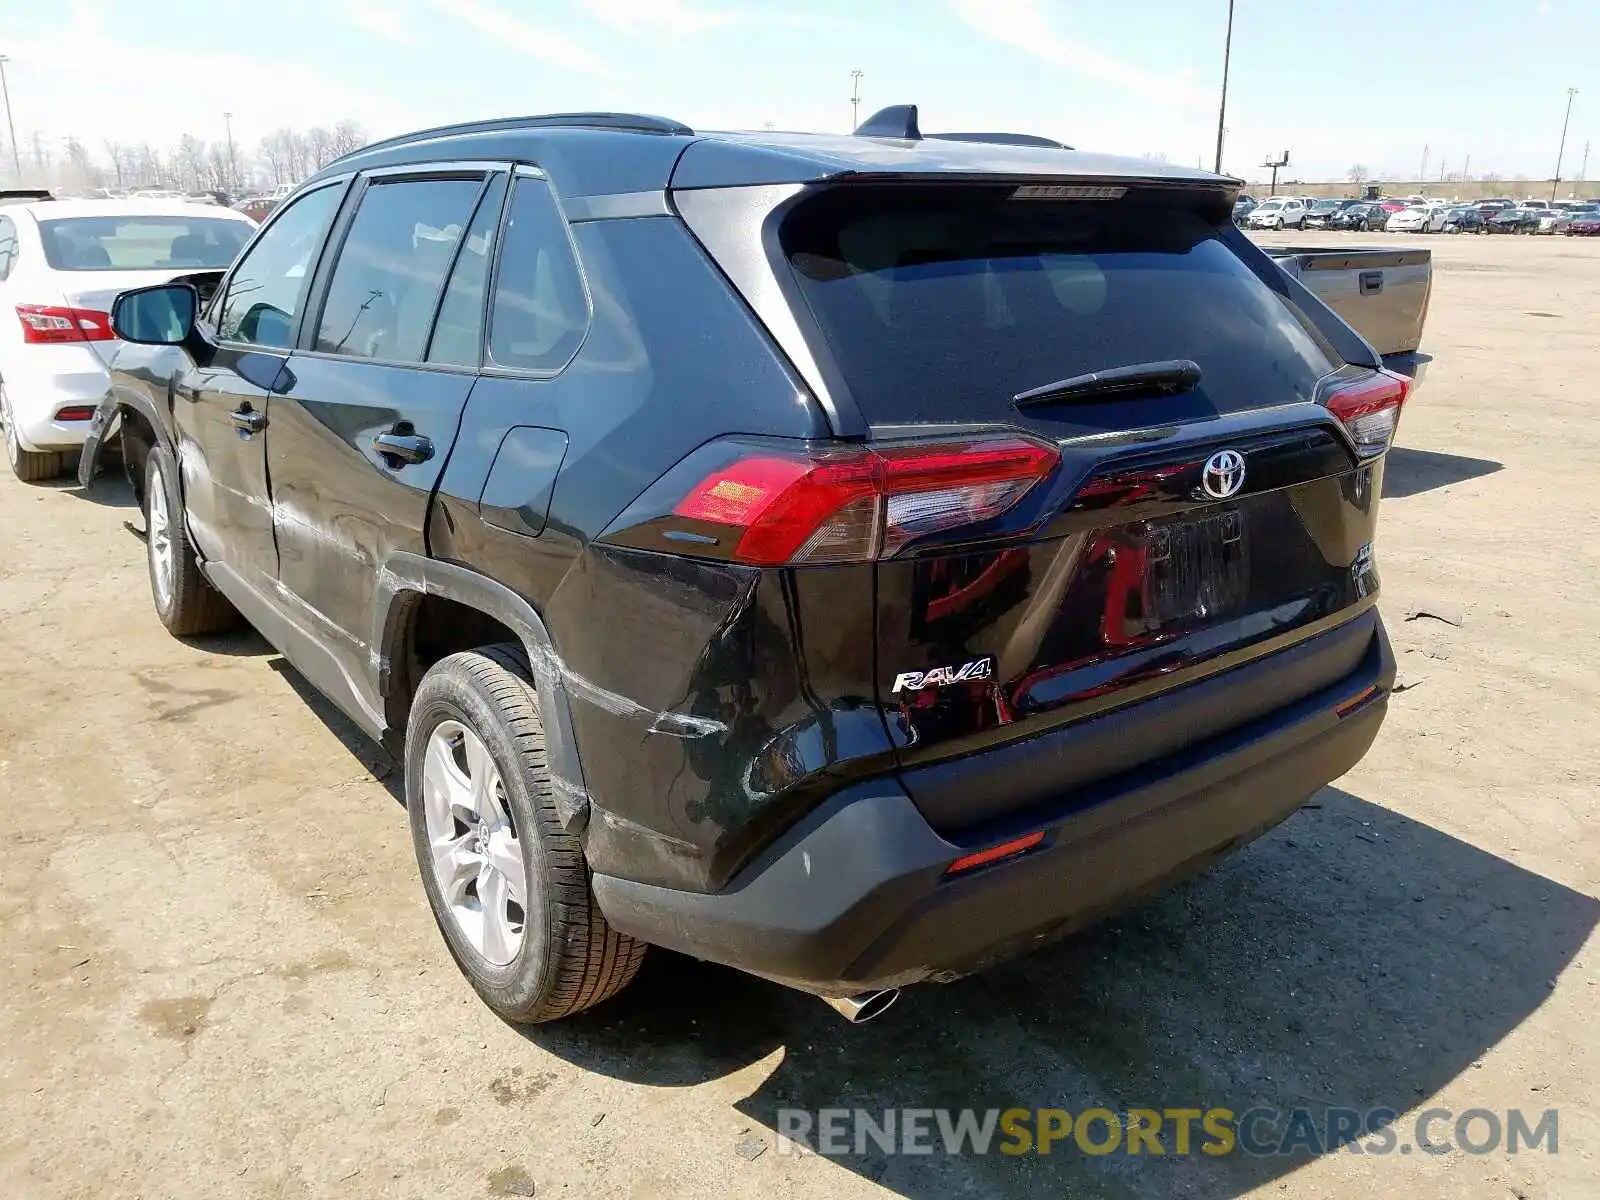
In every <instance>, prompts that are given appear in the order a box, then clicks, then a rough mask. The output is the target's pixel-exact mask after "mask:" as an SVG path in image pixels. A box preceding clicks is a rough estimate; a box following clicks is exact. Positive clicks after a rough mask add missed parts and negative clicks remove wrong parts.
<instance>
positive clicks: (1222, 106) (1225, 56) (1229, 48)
mask: <svg viewBox="0 0 1600 1200" xmlns="http://www.w3.org/2000/svg"><path fill="white" fill-rule="evenodd" d="M1232 58H1233V0H1228V33H1227V36H1226V37H1225V38H1223V40H1222V101H1221V103H1219V104H1218V105H1217V161H1216V165H1215V166H1214V167H1213V168H1212V170H1214V171H1216V173H1217V174H1218V175H1221V174H1222V134H1223V128H1222V123H1223V122H1224V121H1225V120H1227V117H1228V65H1229V61H1230V60H1231V59H1232Z"/></svg>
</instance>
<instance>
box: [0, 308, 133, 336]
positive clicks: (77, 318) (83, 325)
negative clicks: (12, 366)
mask: <svg viewBox="0 0 1600 1200" xmlns="http://www.w3.org/2000/svg"><path fill="white" fill-rule="evenodd" d="M17 320H19V321H21V322H22V340H23V342H24V343H26V344H28V345H34V346H37V345H43V344H46V343H53V342H109V341H111V340H112V339H113V338H115V337H116V336H117V335H116V334H114V333H112V332H111V317H110V315H109V314H108V313H103V312H98V311H96V310H95V309H92V308H62V307H58V306H55V305H50V304H19V305H17Z"/></svg>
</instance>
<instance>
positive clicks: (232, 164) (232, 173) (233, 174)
mask: <svg viewBox="0 0 1600 1200" xmlns="http://www.w3.org/2000/svg"><path fill="white" fill-rule="evenodd" d="M222 123H223V125H224V126H226V128H227V130H228V183H227V187H226V190H227V191H228V192H229V193H230V195H229V197H228V198H229V199H230V200H231V199H233V196H232V195H231V193H232V192H234V191H237V190H238V187H239V162H238V160H237V159H236V158H234V155H233V114H232V113H231V112H225V113H223V114H222Z"/></svg>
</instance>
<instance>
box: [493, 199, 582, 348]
mask: <svg viewBox="0 0 1600 1200" xmlns="http://www.w3.org/2000/svg"><path fill="white" fill-rule="evenodd" d="M588 328H589V296H588V293H587V292H586V291H585V290H584V286H583V276H582V275H581V274H580V273H579V270H578V260H577V258H576V257H575V256H574V254H573V252H572V241H571V239H570V238H569V236H568V234H567V223H566V221H565V220H564V219H563V218H562V216H561V210H560V209H559V208H557V207H556V199H555V195H554V193H552V192H551V190H550V185H549V184H547V183H546V182H545V181H544V180H542V179H536V178H533V177H531V176H522V177H520V178H519V179H518V180H517V184H516V191H515V192H513V193H512V196H511V213H510V217H509V219H508V220H507V222H506V229H505V235H504V241H503V242H502V245H501V250H500V270H499V274H498V275H497V276H496V277H495V288H494V305H493V308H492V310H491V313H490V317H489V355H490V357H491V358H493V359H494V361H495V362H496V363H497V364H499V365H500V366H502V367H511V368H514V369H517V370H523V371H559V370H560V369H561V368H562V367H564V366H566V365H567V363H568V361H570V360H571V358H572V356H573V355H574V354H576V353H577V352H578V347H579V345H581V344H582V342H583V338H584V334H585V333H586V332H587V331H588Z"/></svg>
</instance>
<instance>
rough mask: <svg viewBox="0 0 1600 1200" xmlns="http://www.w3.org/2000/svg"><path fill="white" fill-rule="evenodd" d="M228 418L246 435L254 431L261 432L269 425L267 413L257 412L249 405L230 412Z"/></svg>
mask: <svg viewBox="0 0 1600 1200" xmlns="http://www.w3.org/2000/svg"><path fill="white" fill-rule="evenodd" d="M228 420H230V421H232V422H233V427H234V428H235V429H237V430H238V431H239V432H240V433H242V434H244V435H245V436H246V437H249V436H250V435H251V434H252V433H260V432H261V431H262V430H263V429H265V428H266V427H267V414H266V413H263V412H256V410H255V409H253V408H251V407H250V406H249V405H246V406H245V407H243V408H236V409H234V410H233V411H232V412H231V413H229V414H228Z"/></svg>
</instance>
